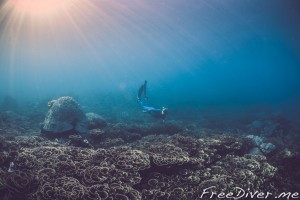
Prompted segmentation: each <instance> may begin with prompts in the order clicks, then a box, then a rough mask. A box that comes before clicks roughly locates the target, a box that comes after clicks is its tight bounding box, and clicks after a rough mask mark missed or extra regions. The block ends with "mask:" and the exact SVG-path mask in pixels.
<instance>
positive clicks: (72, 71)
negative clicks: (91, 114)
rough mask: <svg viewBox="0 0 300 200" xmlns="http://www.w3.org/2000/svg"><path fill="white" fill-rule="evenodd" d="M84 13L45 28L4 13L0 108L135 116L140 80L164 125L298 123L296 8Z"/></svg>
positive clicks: (195, 4) (142, 3)
mask: <svg viewBox="0 0 300 200" xmlns="http://www.w3.org/2000/svg"><path fill="white" fill-rule="evenodd" d="M79 2H80V1H79ZM2 4H3V5H4V4H5V1H3V3H2ZM90 4H91V5H89V7H87V8H85V7H82V10H80V9H81V7H80V8H79V9H76V12H70V13H69V14H70V15H68V16H69V17H66V15H61V16H56V18H55V19H51V18H50V17H49V19H47V21H46V22H43V21H42V20H43V19H41V21H38V20H37V19H36V17H37V16H33V17H32V16H31V18H30V17H26V14H25V16H24V15H23V16H21V17H20V16H18V15H17V14H16V12H18V11H15V12H14V10H13V9H12V10H5V9H6V8H5V7H4V6H2V8H1V14H0V99H3V98H4V96H6V95H10V96H12V97H14V98H15V99H16V100H17V101H18V102H20V103H21V102H26V101H29V100H36V101H38V100H43V99H48V100H50V99H54V98H57V97H59V96H63V95H72V96H74V97H75V98H76V99H78V101H79V102H80V103H81V104H83V105H85V106H86V107H89V106H90V107H92V106H94V107H97V106H100V107H101V105H100V104H101V103H103V105H102V107H101V108H103V107H105V109H104V108H103V112H104V110H105V111H110V110H114V112H115V113H130V109H133V110H136V111H140V110H139V109H140V108H139V105H138V104H137V102H136V92H137V89H138V87H139V86H140V84H142V83H143V81H144V80H145V79H146V80H148V82H149V88H148V89H149V96H150V100H149V101H150V103H151V104H152V105H154V106H158V107H159V106H163V105H164V106H168V107H169V108H170V117H171V118H172V117H173V118H177V119H179V118H181V117H182V118H189V117H191V116H198V114H201V112H204V110H205V108H210V109H211V110H214V111H221V110H223V111H224V110H225V111H226V113H227V114H228V113H230V116H234V115H235V112H236V115H237V116H238V113H244V114H247V112H250V111H249V110H251V112H259V111H261V110H266V111H267V112H268V111H270V110H271V111H270V113H271V112H275V111H276V112H277V111H278V112H285V113H288V114H293V116H297V115H298V114H299V99H300V98H299V96H300V95H299V94H300V21H299V19H300V16H299V15H300V14H299V12H298V11H299V8H300V3H299V1H297V0H281V1H280V0H265V1H260V0H251V1H250V0H243V1H240V0H227V1H219V0H211V1H202V0H201V1H199V0H189V1H183V0H162V1H156V0H155V1H147V0H139V1H104V0H101V1H96V0H91V1H90ZM74 6H76V4H75V3H74ZM107 99H109V100H107ZM105 102H106V103H105ZM45 106H46V105H45ZM90 109H92V108H90ZM99 109H100V108H99ZM100 111H101V109H100ZM172 113H173V114H172ZM206 114H207V113H206Z"/></svg>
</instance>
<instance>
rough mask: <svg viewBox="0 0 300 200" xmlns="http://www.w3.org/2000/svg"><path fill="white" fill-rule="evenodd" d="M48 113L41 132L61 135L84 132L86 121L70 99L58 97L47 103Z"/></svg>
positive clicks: (74, 102) (75, 103) (76, 105)
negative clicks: (67, 132) (69, 132)
mask: <svg viewBox="0 0 300 200" xmlns="http://www.w3.org/2000/svg"><path fill="white" fill-rule="evenodd" d="M48 108H49V110H48V113H47V115H46V118H45V121H44V123H43V127H42V131H43V132H47V133H63V132H66V131H72V130H74V131H78V132H80V133H83V132H86V129H87V120H86V116H85V114H84V112H83V111H82V109H81V108H80V106H79V104H78V103H77V102H76V101H75V100H74V99H73V98H72V97H67V96H65V97H60V98H59V99H57V100H52V101H50V102H49V103H48Z"/></svg>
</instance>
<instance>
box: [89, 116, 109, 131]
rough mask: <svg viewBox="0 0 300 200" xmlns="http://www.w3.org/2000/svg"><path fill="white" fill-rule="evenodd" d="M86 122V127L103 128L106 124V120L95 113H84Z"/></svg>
mask: <svg viewBox="0 0 300 200" xmlns="http://www.w3.org/2000/svg"><path fill="white" fill-rule="evenodd" d="M85 116H86V118H87V122H88V129H90V130H91V129H96V128H104V127H106V126H107V122H106V121H105V120H104V119H103V117H101V116H100V115H98V114H96V113H86V114H85Z"/></svg>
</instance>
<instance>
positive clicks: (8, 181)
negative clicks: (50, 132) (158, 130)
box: [0, 134, 278, 200]
mask: <svg viewBox="0 0 300 200" xmlns="http://www.w3.org/2000/svg"><path fill="white" fill-rule="evenodd" d="M0 139H1V138H0ZM69 140H74V141H77V140H82V137H81V136H80V137H77V136H76V137H75V136H72V137H71V138H69ZM111 140H113V139H111ZM0 144H1V150H2V152H4V151H3V150H4V149H6V150H7V151H10V153H8V154H7V155H5V154H3V153H2V154H0V155H1V156H0V158H1V159H0V163H1V168H0V183H1V187H0V198H2V199H5V198H6V199H20V198H23V199H28V200H30V199H40V200H46V199H49V200H50V199H51V200H52V199H57V200H58V199H70V200H71V199H136V200H138V199H201V198H200V196H201V194H202V191H203V189H205V188H207V187H210V186H214V188H213V190H214V191H216V192H235V191H234V188H235V187H242V188H249V189H251V190H253V191H256V190H259V191H270V188H269V187H270V186H271V185H274V184H273V183H272V181H273V179H274V177H275V176H276V173H277V168H276V167H274V166H273V165H271V164H270V163H268V161H267V159H266V157H265V156H254V155H249V154H245V152H247V150H248V149H247V144H248V141H247V140H246V139H244V138H242V137H233V136H226V135H213V136H204V137H198V138H197V137H191V136H183V135H180V134H175V135H172V136H169V135H148V136H145V137H143V138H141V139H140V140H135V141H133V142H132V143H127V144H126V145H125V144H124V143H123V145H119V146H112V147H109V146H108V147H105V148H99V147H97V148H92V147H91V146H89V147H87V148H83V147H75V146H67V144H66V143H65V142H64V141H56V142H52V141H49V140H47V139H44V138H40V137H16V138H10V139H8V138H2V139H1V141H0ZM68 145H70V144H68ZM12 149H15V150H14V152H15V153H12V152H13V151H12ZM9 162H14V164H15V170H14V171H12V172H9V171H8V167H9ZM277 189H278V188H274V187H272V188H271V190H272V192H273V191H274V192H276V191H277Z"/></svg>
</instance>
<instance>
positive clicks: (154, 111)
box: [137, 81, 168, 120]
mask: <svg viewBox="0 0 300 200" xmlns="http://www.w3.org/2000/svg"><path fill="white" fill-rule="evenodd" d="M143 94H144V97H142V95H143ZM137 99H138V101H139V103H140V105H141V106H142V109H143V112H144V113H148V114H150V115H151V116H152V117H153V118H155V119H163V120H165V118H166V114H167V112H168V109H167V108H165V107H162V109H158V108H154V107H151V106H147V104H146V102H147V100H148V97H147V81H145V82H144V84H143V85H141V87H140V88H139V90H138V96H137Z"/></svg>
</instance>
